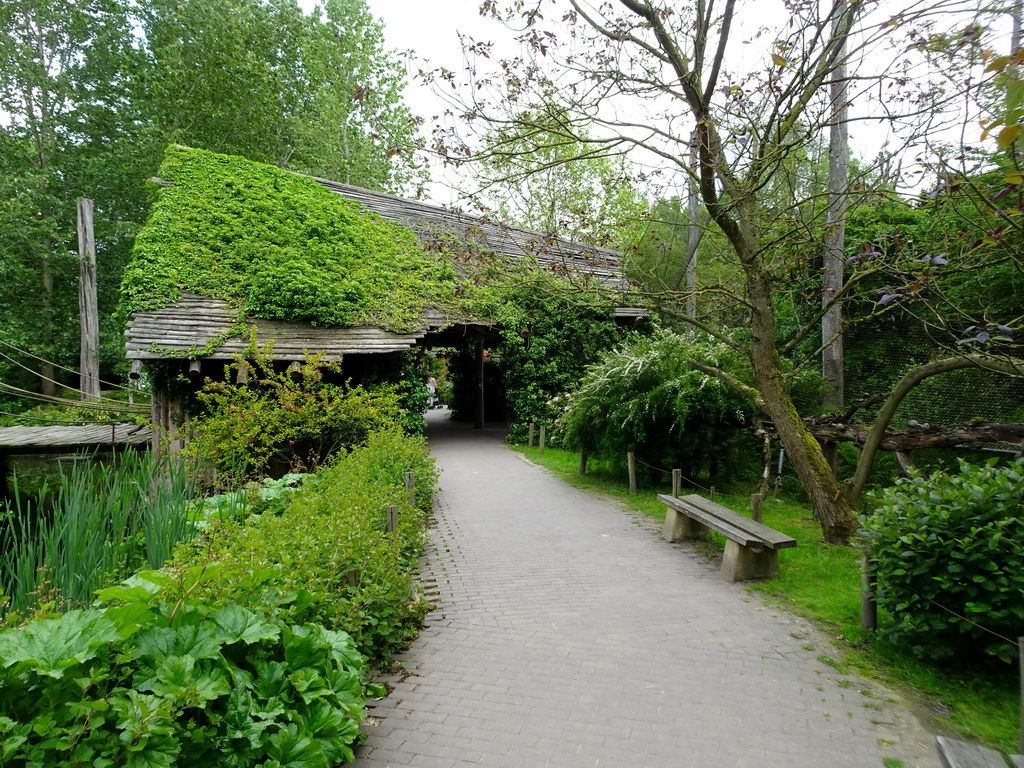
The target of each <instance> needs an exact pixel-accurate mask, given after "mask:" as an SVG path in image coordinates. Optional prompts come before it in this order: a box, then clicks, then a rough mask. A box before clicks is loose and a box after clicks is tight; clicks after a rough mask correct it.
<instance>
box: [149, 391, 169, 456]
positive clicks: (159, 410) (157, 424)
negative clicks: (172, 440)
mask: <svg viewBox="0 0 1024 768" xmlns="http://www.w3.org/2000/svg"><path fill="white" fill-rule="evenodd" d="M166 403H167V390H165V389H164V388H163V386H162V385H161V384H160V383H159V382H157V383H156V384H155V385H154V386H153V392H152V395H151V396H150V399H149V421H150V423H151V424H152V425H153V437H152V438H151V439H150V447H151V448H152V449H153V455H154V456H157V455H159V454H160V448H161V445H162V444H163V438H164V435H165V433H166V430H167V422H166V413H165V406H166Z"/></svg>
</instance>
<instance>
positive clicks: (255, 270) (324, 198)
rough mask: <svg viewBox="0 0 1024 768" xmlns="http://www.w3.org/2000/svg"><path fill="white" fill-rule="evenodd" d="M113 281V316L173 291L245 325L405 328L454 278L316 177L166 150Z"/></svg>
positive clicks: (401, 233) (173, 296)
mask: <svg viewBox="0 0 1024 768" xmlns="http://www.w3.org/2000/svg"><path fill="white" fill-rule="evenodd" d="M159 174H160V177H161V178H162V179H164V180H165V181H167V182H169V183H170V185H169V186H167V187H162V188H159V189H157V190H156V191H155V200H154V202H153V206H152V210H151V212H150V216H149V220H148V221H147V223H146V226H145V227H144V228H143V229H142V231H141V232H140V233H139V235H138V237H137V239H136V242H135V247H134V249H133V251H132V261H131V263H130V264H129V266H128V268H127V269H126V270H125V274H124V279H123V282H122V287H121V293H122V303H121V313H122V315H123V319H124V318H127V317H128V316H130V314H131V313H133V312H139V311H143V310H153V309H159V308H160V307H165V306H167V305H169V304H172V303H174V302H175V301H177V300H178V299H179V298H180V295H181V292H182V291H189V292H192V293H197V294H201V295H203V296H210V297H214V298H221V299H226V300H228V301H229V302H231V303H233V304H234V305H235V306H238V307H239V308H241V309H242V310H243V311H244V312H245V313H246V314H248V315H251V316H253V317H260V318H267V319H273V320H288V321H291V320H302V321H307V322H309V323H312V324H313V325H333V326H338V325H350V324H363V323H365V324H372V325H377V326H380V327H384V328H389V329H392V330H397V331H404V330H409V329H410V328H412V327H413V326H414V325H415V324H416V322H417V321H418V319H419V318H420V316H421V315H422V312H423V310H424V309H425V308H427V307H439V306H443V305H444V304H445V303H446V302H447V301H450V299H451V297H452V296H453V295H454V294H455V273H454V271H453V270H452V268H451V267H450V266H449V265H448V263H447V262H446V261H445V260H444V259H441V258H438V256H437V255H436V254H428V253H426V252H425V251H424V249H423V248H422V247H421V246H420V245H419V243H418V242H417V240H416V237H415V236H414V235H413V233H412V232H411V231H410V230H408V229H407V228H405V227H402V226H400V225H398V224H395V223H392V222H390V221H387V220H385V219H383V218H381V217H380V216H378V215H377V214H375V213H373V212H370V211H368V210H366V209H365V208H363V207H362V206H360V205H359V204H358V203H356V202H353V201H351V200H347V199H346V198H344V197H342V196H341V195H339V194H336V193H333V192H330V191H329V190H327V189H325V188H324V187H321V186H320V185H319V184H318V183H317V182H316V181H314V180H313V179H311V178H308V177H305V176H299V175H296V174H293V173H289V172H287V171H284V170H281V169H280V168H276V167H274V166H270V165H264V164H261V163H254V162H251V161H249V160H246V159H244V158H241V157H230V156H227V155H219V154H216V153H213V152H207V151H203V150H197V149H190V148H188V147H181V146H171V147H168V149H167V153H166V156H165V158H164V162H163V165H162V166H161V167H160V171H159Z"/></svg>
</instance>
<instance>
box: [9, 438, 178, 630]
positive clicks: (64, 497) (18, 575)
mask: <svg viewBox="0 0 1024 768" xmlns="http://www.w3.org/2000/svg"><path fill="white" fill-rule="evenodd" d="M13 491H14V495H13V501H11V502H10V504H9V506H8V509H7V510H6V513H7V514H6V520H3V517H4V514H3V512H4V510H3V509H0V520H3V522H0V526H2V527H3V528H4V529H5V530H4V535H3V537H2V539H0V541H2V542H3V543H2V544H0V606H2V598H3V595H6V596H7V598H8V600H9V604H8V605H7V606H6V610H8V611H24V610H27V609H31V608H33V607H35V606H36V605H37V604H38V603H39V601H40V599H41V597H43V596H46V598H47V599H50V598H53V599H56V600H57V602H58V603H59V604H60V605H61V606H63V607H75V606H81V605H85V604H88V603H89V602H90V601H91V600H92V597H93V594H94V592H95V591H96V590H97V589H100V588H102V587H105V586H108V585H109V584H112V583H114V582H116V581H118V580H119V579H122V578H125V577H126V576H128V575H130V574H132V573H134V572H135V571H137V570H139V569H140V568H144V567H148V568H160V567H161V566H162V565H163V564H164V563H165V562H166V561H167V560H168V559H169V558H170V556H171V553H172V551H173V549H174V547H175V545H176V544H177V543H178V542H179V541H182V540H184V539H187V538H190V537H191V536H192V535H193V530H194V529H193V526H192V525H191V523H189V521H188V515H187V511H188V507H189V505H190V502H191V499H192V496H193V484H192V482H191V480H190V479H189V477H188V473H187V470H186V468H185V466H184V463H182V462H172V461H169V460H167V459H166V458H157V457H154V456H152V455H151V454H150V453H148V452H145V453H137V452H135V451H128V452H126V453H124V454H122V455H120V456H118V457H117V458H116V460H115V461H114V463H113V464H110V465H97V464H94V463H92V462H76V463H75V464H74V465H73V466H72V467H71V468H70V469H69V470H66V471H62V473H61V477H60V480H59V482H58V483H57V484H56V485H55V487H53V488H49V487H44V489H43V491H42V492H41V493H40V494H39V496H38V499H37V500H35V501H33V500H30V499H29V498H27V497H25V495H24V494H22V493H20V492H19V490H18V487H17V482H16V480H15V485H14V488H13Z"/></svg>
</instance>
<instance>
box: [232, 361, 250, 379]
mask: <svg viewBox="0 0 1024 768" xmlns="http://www.w3.org/2000/svg"><path fill="white" fill-rule="evenodd" d="M247 381H249V364H248V363H247V362H245V361H244V360H243V361H242V362H240V363H239V364H238V372H237V373H236V374H235V383H236V384H245V383H246V382H247Z"/></svg>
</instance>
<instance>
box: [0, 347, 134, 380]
mask: <svg viewBox="0 0 1024 768" xmlns="http://www.w3.org/2000/svg"><path fill="white" fill-rule="evenodd" d="M0 344H2V345H3V346H5V347H7V348H8V349H13V350H14V351H15V352H18V353H20V354H22V355H25V356H26V357H31V358H32V359H33V360H38V361H39V362H40V363H46V364H47V365H52V366H53V367H54V368H60V369H61V370H62V371H67V372H68V373H74V374H76V375H78V376H81V375H82V373H81V371H76V370H75V369H74V368H67V367H65V366H63V365H58V364H57V363H55V362H53V361H52V360H47V359H46V358H43V357H39V356H38V355H33V354H32V353H31V352H29V351H28V350H26V349H21V348H20V347H16V346H14V345H13V344H10V343H8V342H6V341H3V340H2V339H0ZM2 354H3V353H0V355H2ZM3 357H7V355H3ZM7 359H8V360H11V362H12V363H14V364H15V365H19V366H21V367H22V368H25V370H26V371H29V372H30V373H33V374H35V375H36V376H38V377H39V378H41V379H42V378H45V377H44V376H43V375H42V374H40V373H37V372H36V371H33V370H32V369H31V368H26V367H25V366H24V365H22V364H21V363H19V362H17V361H16V360H12V359H11V358H9V357H7ZM46 380H47V381H53V380H52V379H46ZM99 381H100V384H105V385H107V386H108V387H110V388H111V389H120V390H123V391H125V392H138V391H139V390H137V389H134V388H132V387H126V386H124V385H122V384H116V383H114V382H112V381H104V380H103V379H100V380H99ZM53 383H55V384H56V383H58V382H53Z"/></svg>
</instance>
